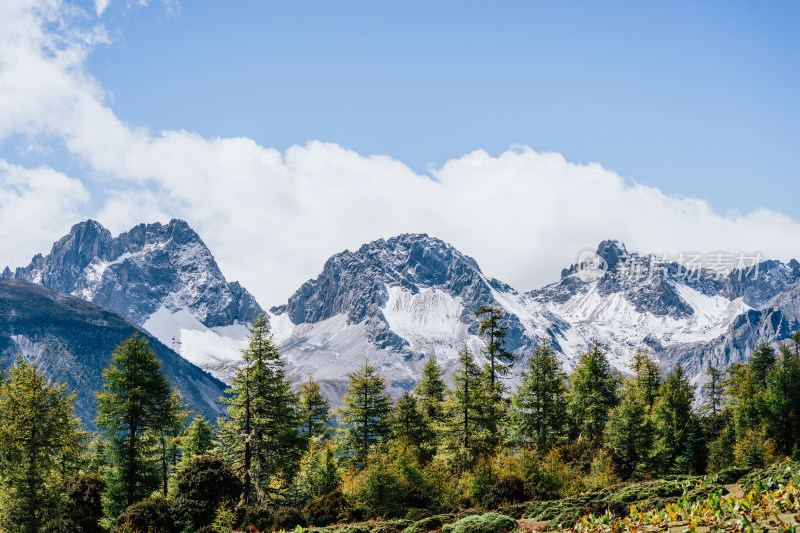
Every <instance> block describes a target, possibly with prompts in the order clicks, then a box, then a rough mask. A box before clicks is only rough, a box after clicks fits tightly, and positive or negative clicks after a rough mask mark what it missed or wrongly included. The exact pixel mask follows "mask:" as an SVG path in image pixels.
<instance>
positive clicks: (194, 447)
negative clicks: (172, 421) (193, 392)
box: [181, 414, 216, 467]
mask: <svg viewBox="0 0 800 533" xmlns="http://www.w3.org/2000/svg"><path fill="white" fill-rule="evenodd" d="M215 433H216V432H215V431H214V428H213V427H212V426H211V424H209V423H208V422H206V419H205V418H203V415H200V414H198V415H195V417H194V419H192V422H191V424H189V427H188V428H187V429H186V433H185V434H184V435H183V438H182V439H181V444H182V446H183V455H182V457H181V463H182V465H183V467H186V466H187V465H188V464H189V463H191V462H192V459H194V458H195V457H198V456H201V455H207V454H208V453H209V452H211V450H212V449H213V448H214V438H215Z"/></svg>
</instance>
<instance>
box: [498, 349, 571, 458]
mask: <svg viewBox="0 0 800 533" xmlns="http://www.w3.org/2000/svg"><path fill="white" fill-rule="evenodd" d="M521 377H522V381H521V383H520V385H519V387H518V388H517V391H516V393H515V394H514V395H513V396H512V400H511V401H512V406H513V408H512V412H511V422H512V426H513V428H514V433H515V434H516V436H517V437H518V438H519V439H520V440H521V441H522V442H523V443H525V444H527V445H533V446H535V447H536V448H537V449H538V450H539V451H540V452H541V453H546V452H547V451H548V450H549V449H550V448H551V447H552V446H553V445H554V444H556V443H558V442H559V441H560V440H561V438H562V437H563V436H564V434H565V427H566V422H567V401H566V392H567V374H566V373H565V372H564V371H563V370H562V369H561V363H560V362H559V360H558V357H556V352H555V350H554V349H553V347H552V345H551V344H550V340H549V339H546V338H542V339H541V340H540V342H539V346H537V348H536V351H535V352H534V353H533V355H532V356H531V357H530V358H529V359H528V368H527V370H525V371H523V372H522V376H521Z"/></svg>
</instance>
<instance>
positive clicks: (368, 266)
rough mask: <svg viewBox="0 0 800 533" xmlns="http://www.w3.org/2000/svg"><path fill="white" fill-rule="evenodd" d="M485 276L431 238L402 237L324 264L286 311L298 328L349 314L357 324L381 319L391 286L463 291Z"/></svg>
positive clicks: (468, 259)
mask: <svg viewBox="0 0 800 533" xmlns="http://www.w3.org/2000/svg"><path fill="white" fill-rule="evenodd" d="M480 278H482V274H481V272H480V268H479V267H478V264H477V262H476V261H475V260H474V259H472V258H471V257H468V256H466V255H464V254H462V253H461V252H459V251H458V250H456V249H455V248H454V247H453V246H451V245H449V244H447V243H445V242H444V241H441V240H439V239H437V238H434V237H430V236H428V235H426V234H413V233H408V234H402V235H398V236H396V237H392V238H390V239H378V240H375V241H372V242H370V243H367V244H364V245H363V246H361V247H360V248H359V249H358V250H357V251H355V252H351V251H349V250H345V251H343V252H341V253H338V254H336V255H334V256H332V257H331V258H329V259H328V261H327V262H326V263H325V266H324V267H323V269H322V273H321V274H320V275H319V276H318V277H317V278H316V279H314V280H309V281H308V282H306V283H305V284H303V286H302V287H300V289H299V290H298V291H297V292H295V294H293V295H292V297H291V298H289V301H288V303H287V305H286V307H285V308H283V307H282V308H276V310H279V311H283V310H284V309H285V310H286V311H287V312H288V313H289V318H290V319H291V321H292V322H293V323H295V324H299V323H303V322H310V323H314V322H319V321H320V320H325V319H328V318H331V317H332V316H334V315H337V314H340V313H346V314H347V315H348V317H349V320H350V321H351V322H354V323H357V322H361V321H362V320H364V318H365V317H367V316H368V315H376V314H377V309H378V308H380V306H381V305H382V304H383V303H384V302H385V300H386V297H387V295H386V287H387V286H400V287H403V288H404V289H406V290H408V291H410V292H412V293H416V292H418V291H419V290H420V289H421V288H431V287H436V288H439V289H441V290H445V291H448V292H450V293H453V294H455V293H460V292H462V291H463V290H464V289H465V288H466V287H468V286H472V285H475V283H476V282H477V281H478V280H479V279H480Z"/></svg>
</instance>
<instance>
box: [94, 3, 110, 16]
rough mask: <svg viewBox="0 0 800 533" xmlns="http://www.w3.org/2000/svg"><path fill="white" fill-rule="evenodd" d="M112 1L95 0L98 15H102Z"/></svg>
mask: <svg viewBox="0 0 800 533" xmlns="http://www.w3.org/2000/svg"><path fill="white" fill-rule="evenodd" d="M110 3H111V0H95V2H94V5H95V10H96V12H97V16H98V17H99V16H101V15H102V14H103V12H104V11H105V10H106V9H107V8H108V4H110Z"/></svg>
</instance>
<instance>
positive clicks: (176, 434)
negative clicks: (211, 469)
mask: <svg viewBox="0 0 800 533" xmlns="http://www.w3.org/2000/svg"><path fill="white" fill-rule="evenodd" d="M161 416H162V418H161V420H159V423H158V426H159V429H158V433H157V436H156V439H157V441H158V443H157V448H158V462H159V463H160V466H161V491H162V493H163V494H164V497H166V496H167V493H168V492H169V474H170V472H171V471H173V470H175V468H176V467H177V466H178V460H179V458H180V454H181V445H180V441H181V434H182V433H183V430H184V428H185V427H186V418H187V416H188V412H187V410H186V403H184V401H183V400H182V399H181V396H180V394H178V391H177V390H174V389H173V391H172V394H171V395H170V398H169V403H168V405H166V406H164V408H163V409H162V410H161Z"/></svg>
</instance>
